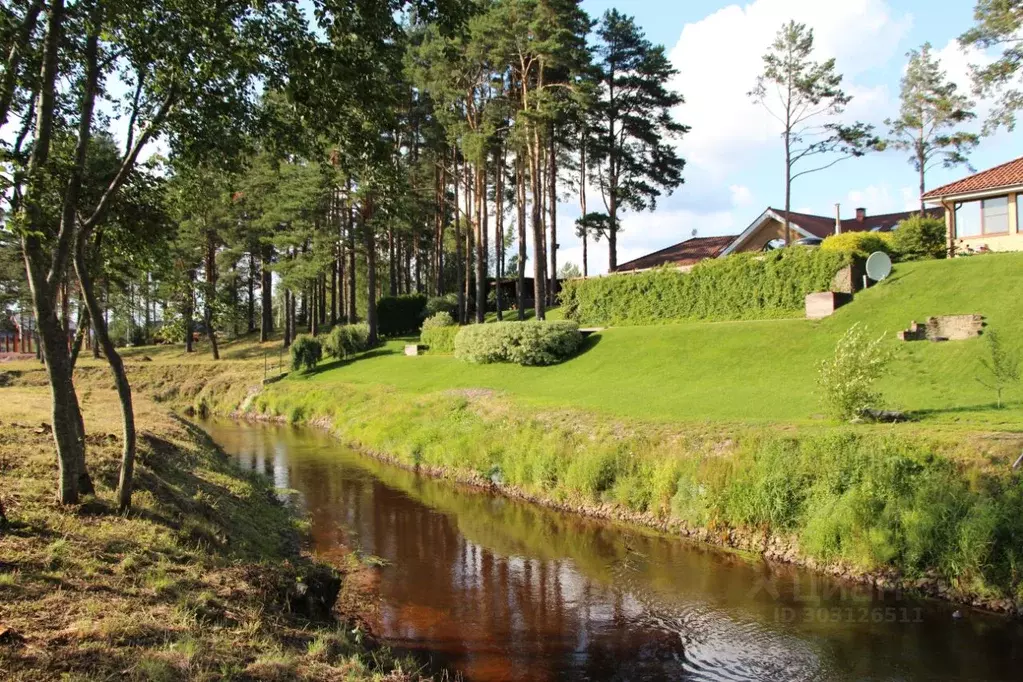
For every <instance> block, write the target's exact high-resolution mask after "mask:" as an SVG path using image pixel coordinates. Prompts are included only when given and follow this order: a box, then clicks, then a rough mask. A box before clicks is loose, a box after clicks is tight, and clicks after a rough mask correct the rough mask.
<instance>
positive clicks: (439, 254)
mask: <svg viewBox="0 0 1023 682" xmlns="http://www.w3.org/2000/svg"><path fill="white" fill-rule="evenodd" d="M441 160H442V161H441V163H440V164H438V165H439V167H438V168H437V171H436V174H435V178H436V185H437V186H436V192H437V196H436V200H437V203H436V206H435V210H436V211H437V215H436V216H435V220H436V225H435V227H434V242H435V243H434V257H433V273H434V278H435V279H436V285H437V289H436V292H437V295H438V296H443V295H444V223H445V222H446V220H445V219H446V218H447V193H448V188H447V179H446V178H445V177H444V163H443V156H442V157H441Z"/></svg>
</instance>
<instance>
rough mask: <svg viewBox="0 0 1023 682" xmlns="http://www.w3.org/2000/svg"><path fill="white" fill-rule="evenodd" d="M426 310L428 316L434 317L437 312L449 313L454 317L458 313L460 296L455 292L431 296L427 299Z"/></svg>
mask: <svg viewBox="0 0 1023 682" xmlns="http://www.w3.org/2000/svg"><path fill="white" fill-rule="evenodd" d="M425 312H426V316H427V317H433V316H434V315H436V314H437V313H448V314H449V315H451V316H452V317H454V316H455V315H456V314H457V313H458V296H456V295H455V294H445V295H444V296H431V297H430V298H428V299H427V300H426V311H425Z"/></svg>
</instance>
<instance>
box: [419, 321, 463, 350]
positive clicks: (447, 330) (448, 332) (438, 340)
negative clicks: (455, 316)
mask: <svg viewBox="0 0 1023 682" xmlns="http://www.w3.org/2000/svg"><path fill="white" fill-rule="evenodd" d="M458 332H459V328H458V327H434V328H433V329H424V330H423V334H422V336H420V337H419V341H420V343H422V344H423V345H424V346H426V347H427V348H429V349H430V352H431V353H447V354H450V353H454V352H455V337H456V336H458Z"/></svg>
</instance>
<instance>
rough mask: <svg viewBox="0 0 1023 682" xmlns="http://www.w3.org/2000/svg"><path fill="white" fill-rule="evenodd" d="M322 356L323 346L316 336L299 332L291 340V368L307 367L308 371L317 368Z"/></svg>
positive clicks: (296, 369)
mask: <svg viewBox="0 0 1023 682" xmlns="http://www.w3.org/2000/svg"><path fill="white" fill-rule="evenodd" d="M322 357H323V346H322V345H321V344H320V340H319V339H317V338H316V337H314V336H309V335H308V334H299V335H298V336H296V337H295V340H294V341H292V342H291V369H293V370H295V371H298V370H300V369H305V370H306V371H307V372H308V371H309V370H312V369H316V365H317V364H318V363H319V362H320V359H321V358H322Z"/></svg>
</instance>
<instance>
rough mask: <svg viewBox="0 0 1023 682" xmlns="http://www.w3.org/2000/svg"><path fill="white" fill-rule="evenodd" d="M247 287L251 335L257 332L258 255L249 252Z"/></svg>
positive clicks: (248, 326) (248, 327) (247, 328)
mask: <svg viewBox="0 0 1023 682" xmlns="http://www.w3.org/2000/svg"><path fill="white" fill-rule="evenodd" d="M246 286H247V288H248V294H249V298H248V301H247V304H248V311H247V312H248V318H249V320H248V325H247V326H246V330H247V331H248V333H249V334H251V333H253V332H254V331H256V254H255V252H253V251H250V252H249V276H248V282H246Z"/></svg>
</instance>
